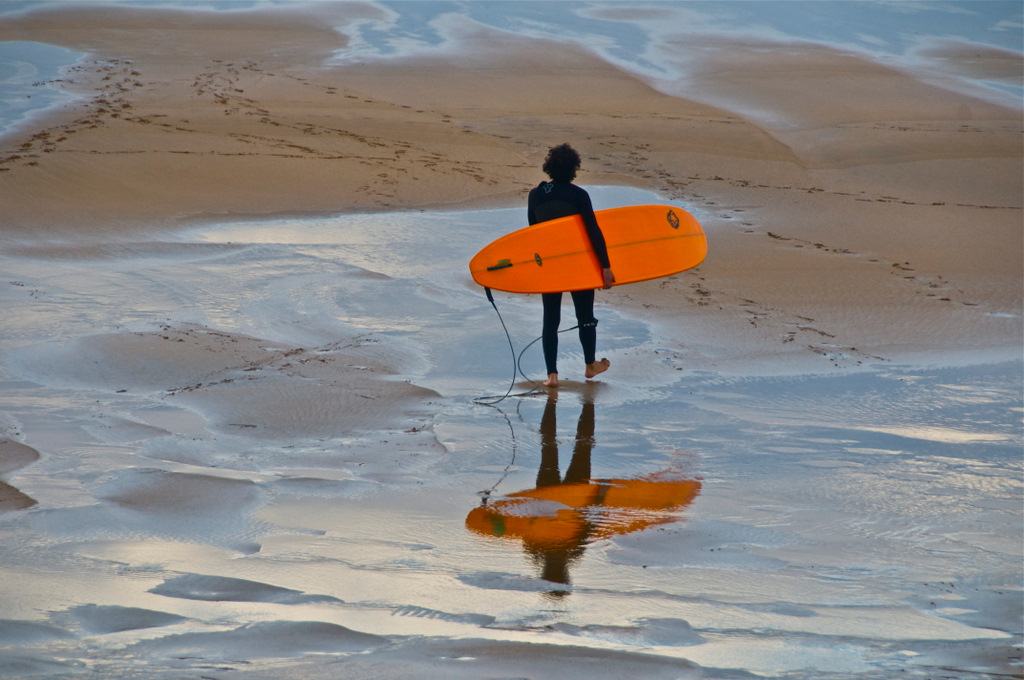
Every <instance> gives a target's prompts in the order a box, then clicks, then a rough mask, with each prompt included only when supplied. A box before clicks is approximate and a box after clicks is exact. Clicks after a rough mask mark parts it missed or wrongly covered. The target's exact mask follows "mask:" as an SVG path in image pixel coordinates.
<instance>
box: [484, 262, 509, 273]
mask: <svg viewBox="0 0 1024 680" xmlns="http://www.w3.org/2000/svg"><path fill="white" fill-rule="evenodd" d="M511 266H512V260H498V264H496V265H494V266H493V267H488V268H487V271H489V272H494V271H498V270H499V269H508V268H509V267H511Z"/></svg>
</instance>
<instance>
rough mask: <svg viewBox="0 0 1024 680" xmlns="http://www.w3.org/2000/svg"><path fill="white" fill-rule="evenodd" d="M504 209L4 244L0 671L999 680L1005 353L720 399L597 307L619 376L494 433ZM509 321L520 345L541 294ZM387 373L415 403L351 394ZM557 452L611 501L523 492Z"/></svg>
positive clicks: (633, 197)
mask: <svg viewBox="0 0 1024 680" xmlns="http://www.w3.org/2000/svg"><path fill="white" fill-rule="evenodd" d="M592 195H593V196H594V201H595V205H596V207H598V208H606V207H613V206H615V205H623V204H631V203H647V202H657V201H658V198H657V197H656V196H654V195H653V194H649V193H647V192H641V191H636V190H628V189H602V188H596V189H594V190H593V191H592ZM522 213H523V211H522V210H487V211H464V212H454V213H400V214H377V215H348V216H337V217H320V218H307V219H281V220H263V221H251V222H234V223H228V224H214V225H205V226H200V227H196V228H194V229H192V230H190V231H188V232H187V233H185V234H183V235H181V236H180V237H175V238H173V239H168V240H166V241H159V242H158V241H144V242H114V243H110V242H103V243H89V242H69V243H66V244H52V243H48V244H25V245H23V246H21V247H19V248H14V247H12V248H9V249H8V250H6V251H5V252H4V254H3V255H2V257H0V270H2V271H3V276H2V278H0V304H2V306H3V309H4V315H3V317H2V319H0V328H2V332H0V356H2V357H3V362H2V366H0V434H2V435H3V436H5V437H7V438H9V439H12V440H16V441H19V442H23V443H24V444H27V445H28V446H31V447H34V448H35V449H38V450H39V451H40V453H41V456H42V457H41V458H40V460H38V461H37V462H34V463H31V464H28V465H26V466H24V467H21V468H19V469H16V470H13V471H8V472H6V473H5V474H4V476H3V479H4V481H5V482H7V483H9V484H10V485H12V486H13V487H15V488H16V489H18V490H19V491H20V492H21V493H23V494H25V495H26V496H28V497H29V498H30V499H32V500H34V501H37V502H38V505H36V506H34V507H32V508H29V509H23V510H17V511H12V512H6V513H2V514H0V542H2V544H3V545H4V546H5V549H4V550H3V551H2V552H0V573H2V575H3V579H4V582H5V586H4V587H3V590H4V597H3V605H2V613H0V619H2V620H0V631H2V634H0V667H6V668H10V669H12V670H11V671H10V672H9V673H8V674H12V675H18V674H29V673H36V674H38V675H42V676H43V677H60V676H63V675H65V674H73V673H77V672H82V673H84V672H87V671H93V672H96V673H99V674H100V675H101V676H104V677H158V678H159V677H168V678H170V677H181V673H189V674H203V675H208V676H211V677H219V676H218V675H217V674H218V673H221V674H224V675H225V676H226V675H235V674H239V675H242V674H246V676H247V677H305V678H308V677H331V676H332V675H333V676H334V677H338V673H343V672H344V671H345V669H346V668H348V666H346V665H345V664H348V663H351V664H362V665H361V666H360V668H366V667H367V666H366V664H377V666H371V667H374V668H392V666H389V665H388V664H398V663H399V662H401V663H405V662H406V661H409V662H410V663H413V664H416V663H419V664H423V663H426V662H427V661H428V660H429V661H430V663H432V664H434V665H433V666H431V667H432V668H433V669H434V670H435V671H436V672H437V677H440V676H441V675H444V676H446V677H479V676H480V675H483V674H487V673H491V674H493V673H494V672H497V671H496V670H495V669H499V668H504V669H506V671H507V673H506V674H507V675H510V676H513V675H517V676H521V675H524V674H527V671H526V670H524V668H525V666H515V665H512V666H508V665H504V666H503V665H502V664H508V663H510V662H509V661H508V658H509V654H512V657H511V658H513V659H515V658H517V656H516V655H515V654H513V653H512V652H510V651H509V650H511V649H513V647H508V646H507V645H513V644H514V643H520V642H531V643H542V644H552V645H560V646H562V647H561V649H563V650H564V655H565V657H566V658H574V659H579V658H583V657H585V659H586V660H587V661H588V662H593V663H597V661H595V660H597V659H604V661H602V662H600V663H603V664H604V666H603V668H604V671H605V672H608V669H616V672H618V669H625V668H632V666H630V664H638V666H637V667H638V668H641V670H638V671H636V673H637V677H672V678H677V677H695V676H696V675H697V674H698V673H705V674H707V675H712V676H713V675H715V674H716V673H718V675H719V676H721V677H743V674H744V673H755V674H758V675H760V676H762V677H765V676H766V677H782V676H783V675H785V677H787V678H833V677H834V678H839V677H842V678H882V677H892V676H893V675H894V674H897V673H898V674H900V675H901V676H906V677H933V676H934V674H935V673H936V672H938V671H937V670H936V669H938V668H941V669H943V670H942V674H943V677H954V678H975V677H978V678H980V677H988V674H990V673H1005V674H1012V673H1014V672H1018V671H1019V665H1016V664H1017V662H1015V661H1013V659H1019V652H1020V650H1019V647H1015V645H1016V644H1017V643H1019V642H1020V637H1019V636H1020V613H1021V588H1020V559H1021V541H1020V536H1019V529H1020V520H1021V513H1020V507H1021V461H1020V450H1021V442H1022V437H1021V429H1020V394H1021V389H1022V380H1021V368H1022V367H1021V364H1020V362H1008V363H1007V362H1000V363H988V364H986V363H974V364H968V363H955V362H947V363H945V364H936V365H924V364H921V365H892V364H886V365H879V366H875V367H862V368H861V369H858V370H857V371H856V372H851V371H846V372H843V371H837V372H835V373H833V374H820V373H808V374H802V375H789V376H782V377H779V376H775V377H770V376H768V377H736V376H728V375H724V374H719V373H714V372H699V371H692V370H688V369H687V367H686V366H685V365H680V364H679V362H678V361H677V360H675V359H674V358H672V355H671V353H670V352H669V351H668V350H667V349H666V348H664V347H659V346H657V342H656V341H655V340H654V338H655V337H657V335H656V333H655V329H653V328H652V327H650V326H648V325H647V324H646V323H645V322H642V321H640V320H638V319H634V318H631V317H630V316H629V315H628V314H626V313H624V312H623V311H622V310H619V309H614V308H610V307H607V306H605V305H603V304H599V312H598V316H599V318H600V319H601V326H600V342H601V350H602V353H605V354H607V355H608V356H609V357H610V358H611V359H612V362H613V370H612V371H611V372H610V373H609V374H608V375H607V377H606V379H605V380H602V381H600V382H593V383H584V382H579V381H578V380H579V379H578V378H577V381H572V380H570V381H568V382H567V383H566V384H565V385H564V386H563V388H561V389H560V390H559V393H558V398H557V401H556V402H554V403H552V402H549V400H548V399H547V397H546V396H544V395H529V396H513V397H510V398H508V399H505V400H503V401H501V402H499V403H497V404H496V405H495V406H494V407H489V406H484V405H481V404H479V403H476V401H475V399H476V398H478V397H482V396H489V395H496V396H500V395H501V394H503V393H504V392H505V390H506V389H507V388H508V387H509V384H510V382H511V379H512V370H513V369H512V365H513V362H512V357H511V352H510V349H509V346H508V342H507V341H506V339H505V335H504V332H503V331H502V329H501V326H500V324H499V322H498V319H497V316H496V315H495V313H494V310H493V309H492V308H491V307H490V305H489V304H488V303H487V301H486V299H485V297H484V295H483V293H482V291H481V290H480V289H479V287H477V286H476V285H475V284H473V283H472V281H471V280H470V279H469V276H468V272H467V271H466V269H465V263H466V262H467V261H468V259H469V257H470V256H471V255H472V254H473V252H475V251H476V250H477V249H478V248H479V247H480V246H481V245H483V244H484V243H486V242H488V241H490V240H491V239H493V238H495V237H496V236H498V235H500V234H502V233H505V232H507V231H508V230H510V229H513V228H515V227H517V226H520V224H521V222H522V221H523V218H524V216H523V214H522ZM496 299H497V304H498V307H499V309H500V311H501V314H502V317H503V318H504V320H505V323H506V324H507V325H508V327H509V330H510V334H511V337H512V342H513V344H514V346H515V349H516V352H518V351H520V350H522V349H523V348H524V347H525V346H526V345H527V344H528V343H529V342H530V341H531V340H533V339H534V337H535V333H537V332H538V325H539V302H538V301H537V300H535V299H532V298H528V297H523V296H513V295H505V294H499V295H496ZM567 314H568V308H567ZM563 337H564V338H565V339H564V340H563V342H564V345H563V349H564V353H563V357H562V360H563V361H564V362H565V365H566V366H567V368H566V370H565V373H566V377H571V369H569V368H568V367H571V366H573V365H574V363H579V362H580V361H581V359H580V358H579V355H578V354H576V353H575V352H577V350H576V347H575V345H576V343H575V339H574V338H573V337H572V334H569V335H568V336H563ZM179 347H180V348H182V349H183V350H187V351H185V352H182V353H178V352H177V351H176V350H177V348H179ZM539 353H540V352H539V348H538V347H537V346H536V345H534V346H533V347H532V348H531V349H530V350H527V352H526V354H525V355H524V357H523V362H522V363H523V369H524V371H525V372H526V374H527V376H528V377H532V378H536V377H538V374H539V373H540V371H541V366H540V357H539ZM264 356H265V357H266V358H263V357H264ZM355 364H358V365H355ZM378 366H390V367H391V368H392V370H393V371H394V372H395V373H396V375H395V377H394V378H393V379H392V380H391V382H392V383H394V384H396V386H397V387H399V388H401V390H402V391H399V392H395V396H394V397H393V399H392V398H388V399H380V400H373V399H370V398H365V399H362V398H360V396H359V392H360V390H362V389H364V386H367V385H370V383H360V382H359V380H360V378H359V376H360V375H361V373H360V372H361V371H363V372H366V373H367V374H368V376H369V377H368V378H367V379H368V380H370V381H371V382H374V381H376V383H379V381H380V379H381V378H380V374H379V369H378V368H375V367H378ZM337 376H341V377H337ZM335 380H338V381H340V382H339V384H340V385H341V386H340V387H339V386H337V385H335V384H334V382H335ZM404 381H411V382H412V383H414V384H415V385H416V386H418V388H425V390H431V391H432V392H427V391H422V390H421V391H418V392H412V393H411V394H410V393H408V392H407V391H406V390H407V388H408V386H406V385H405V382H404ZM346 386H348V387H346ZM530 388H531V385H530V383H529V382H528V381H527V380H525V379H524V378H523V377H521V376H520V377H519V378H518V380H517V382H516V384H515V385H514V386H513V391H514V393H515V394H516V395H518V394H519V393H520V392H525V391H529V389H530ZM367 389H368V388H367ZM366 394H370V392H369V391H367V392H366ZM392 402H394V403H400V404H412V405H413V408H414V413H413V414H412V415H411V416H409V417H405V416H402V415H401V414H391V415H389V416H387V417H388V418H390V421H389V422H390V423H391V424H390V425H389V426H388V427H385V428H382V429H375V430H364V431H356V430H354V431H339V430H338V428H337V427H336V426H335V425H334V423H336V422H338V420H339V418H340V417H342V416H346V417H347V416H349V415H351V413H352V411H351V409H360V408H365V409H370V410H372V411H375V412H376V411H377V410H379V409H385V408H388V407H389V404H391V403H392ZM416 409H418V410H416ZM591 409H592V410H591ZM552 418H554V419H555V421H554V422H552ZM556 450H557V460H558V464H559V465H558V471H559V472H560V473H561V474H562V480H560V481H566V476H567V475H569V476H570V477H571V473H570V467H571V466H580V465H585V464H586V463H588V462H589V467H590V472H589V475H587V477H589V478H591V479H597V480H614V481H605V482H603V483H601V484H598V483H592V484H590V485H589V486H587V488H581V487H579V486H574V485H572V484H562V485H560V486H559V485H554V486H551V485H548V486H543V487H539V485H538V478H539V476H540V475H539V473H540V472H541V471H542V469H545V470H547V471H548V472H547V474H546V475H544V479H545V480H547V481H550V479H549V477H550V473H551V468H552V465H553V460H554V456H555V454H556ZM577 469H578V468H577ZM638 480H639V481H638ZM568 481H572V478H570V479H569V480H568ZM644 482H645V483H651V484H654V486H646V487H643V488H644V489H645V491H644V493H643V496H644V497H645V498H651V497H664V498H665V499H666V500H665V501H664V502H663V503H661V504H660V505H659V506H657V507H638V506H637V504H636V502H635V501H631V500H629V499H628V498H626V496H627V492H628V490H629V489H630V488H631V487H633V486H637V485H638V484H641V483H644ZM594 487H600V488H594ZM535 489H540V491H536V492H535V491H531V490H535ZM518 492H526V494H525V495H522V496H511V497H510V496H509V495H510V494H516V493H518ZM594 494H604V496H603V497H604V498H605V502H604V503H603V504H602V503H597V502H596V501H594V500H593V496H594ZM616 494H618V495H617V496H616ZM584 497H585V498H584ZM510 498H511V499H512V500H513V501H514V502H509V500H510ZM581 498H584V500H580V499H581ZM586 498H590V499H591V500H589V501H587V500H586ZM613 498H618V499H619V500H618V501H617V502H613V501H612V499H613ZM516 499H518V500H516ZM482 507H486V508H487V509H489V510H494V511H496V512H502V513H504V518H494V517H491V518H488V519H487V520H486V522H483V523H480V522H478V521H476V520H475V519H473V518H474V517H477V516H478V515H480V513H481V511H480V510H479V508H482ZM474 513H475V514H474ZM524 516H525V517H526V518H527V519H529V518H531V517H532V518H537V517H539V518H541V520H543V521H539V522H533V523H532V524H531V525H530V526H524V525H523V524H522V522H521V521H520V519H521V518H522V517H524ZM516 517H519V518H520V519H516ZM544 518H547V519H544ZM467 520H468V521H469V525H467ZM481 527H484V529H483V530H481ZM488 533H489V534H490V535H487V534H488ZM545 577H546V578H545ZM490 645H506V646H505V647H500V648H494V647H492V646H490ZM495 649H497V651H495ZM514 649H519V648H514ZM545 649H546V648H543V647H533V648H531V649H530V650H529V651H521V652H519V653H518V658H519V659H521V661H520V663H523V664H526V663H528V660H529V659H532V658H538V659H546V661H545V663H547V664H548V666H547V668H548V669H549V670H550V669H551V668H554V667H555V666H552V665H551V664H557V663H567V662H565V661H564V660H563V661H554V660H552V659H548V658H547V657H546V656H545V654H546V651H545ZM580 649H582V650H583V651H580ZM502 650H505V651H502ZM323 652H329V654H321V653H323ZM350 652H351V653H355V652H360V653H359V654H354V655H353V656H346V654H348V653H350ZM600 655H611V656H607V657H604V656H600ZM289 658H290V659H292V662H290V663H293V664H299V665H297V666H282V665H281V664H282V663H284V662H282V661H281V659H289ZM410 660H411V661H410ZM580 663H582V662H580ZM396 667H397V666H396ZM587 668H590V666H586V665H580V666H578V667H577V668H576V670H575V671H573V672H576V673H579V674H580V675H579V676H577V675H571V674H565V673H563V675H565V677H581V676H583V675H589V677H601V671H600V668H601V666H600V665H599V666H598V667H597V668H598V670H597V671H594V670H591V671H587V670H586V669H587ZM716 669H717V670H716ZM723 669H737V670H723ZM432 672H433V671H432ZM459 673H464V674H465V675H459ZM393 675H400V674H398V673H397V671H394V672H393ZM543 675H544V672H540V675H536V676H537V677H540V676H543Z"/></svg>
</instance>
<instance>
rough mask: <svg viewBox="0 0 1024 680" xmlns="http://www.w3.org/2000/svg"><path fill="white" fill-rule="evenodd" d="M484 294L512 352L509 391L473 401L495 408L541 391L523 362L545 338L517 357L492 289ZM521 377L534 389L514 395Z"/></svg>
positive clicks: (567, 330)
mask: <svg viewBox="0 0 1024 680" xmlns="http://www.w3.org/2000/svg"><path fill="white" fill-rule="evenodd" d="M484 292H485V293H486V294H487V301H488V302H490V303H491V307H493V308H494V313H495V314H497V315H498V321H499V322H501V328H502V330H504V331H505V339H506V340H508V348H509V351H511V352H512V382H511V383H510V384H509V386H508V389H507V390H506V391H505V394H503V395H501V396H500V397H496V396H490V397H476V398H475V399H473V403H475V404H480V405H481V406H493V405H495V404H497V403H500V402H502V401H504V400H505V399H507V398H508V397H528V396H530V395H532V394H536V393H537V392H538V391H540V389H541V387H543V384H542V383H539V382H537V381H536V380H534V379H533V378H530V377H529V376H527V375H526V372H525V371H523V367H522V362H523V355H524V354H525V353H526V350H528V349H530V347H532V346H533V345H534V344H535V343H536V342H537V341H538V340H540V339H541V337H543V336H540V337H537V338H534V339H533V340H531V341H530V342H529V344H527V345H526V347H524V348H523V349H522V351H520V352H519V356H518V357H517V356H516V348H515V346H514V345H513V344H512V335H511V334H510V333H509V332H508V326H506V325H505V319H503V318H502V316H501V311H500V310H499V309H498V305H497V303H495V302H494V296H493V295H492V294H491V289H490V288H488V287H486V286H484ZM577 328H579V326H573V327H572V328H565V329H563V330H560V331H558V332H559V333H568V332H569V331H574V330H576V329H577ZM519 375H521V376H523V379H524V380H527V381H529V382H531V383H533V388H532V389H530V390H527V391H526V392H520V393H518V394H512V389H513V388H514V387H515V386H516V376H519Z"/></svg>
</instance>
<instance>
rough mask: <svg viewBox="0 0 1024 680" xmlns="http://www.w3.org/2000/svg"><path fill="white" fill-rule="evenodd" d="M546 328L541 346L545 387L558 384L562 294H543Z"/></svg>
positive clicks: (544, 327)
mask: <svg viewBox="0 0 1024 680" xmlns="http://www.w3.org/2000/svg"><path fill="white" fill-rule="evenodd" d="M541 300H542V302H543V303H544V326H543V330H542V331H541V345H542V346H543V348H544V365H545V367H546V368H547V372H548V379H547V380H546V381H545V382H544V384H545V385H549V386H552V387H554V386H555V385H557V384H558V325H559V324H560V323H561V322H562V294H561V293H543V294H542V295H541Z"/></svg>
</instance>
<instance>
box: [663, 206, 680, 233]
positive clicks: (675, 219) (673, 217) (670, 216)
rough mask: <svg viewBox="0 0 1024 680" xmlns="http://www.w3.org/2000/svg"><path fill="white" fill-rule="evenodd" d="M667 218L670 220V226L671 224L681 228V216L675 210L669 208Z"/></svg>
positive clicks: (673, 226)
mask: <svg viewBox="0 0 1024 680" xmlns="http://www.w3.org/2000/svg"><path fill="white" fill-rule="evenodd" d="M665 219H667V220H668V223H669V226H671V227H672V228H673V229H678V228H679V216H678V215H676V213H675V211H674V210H669V211H668V215H666V216H665Z"/></svg>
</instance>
